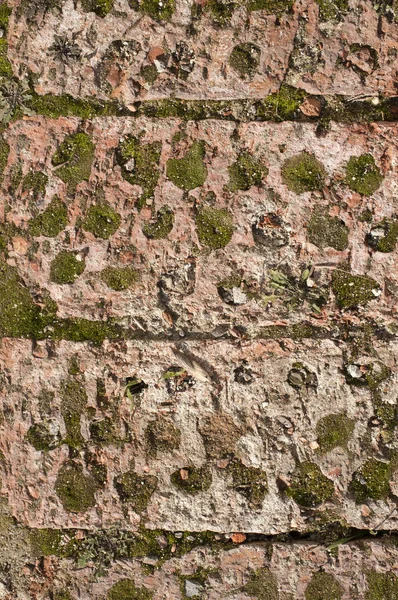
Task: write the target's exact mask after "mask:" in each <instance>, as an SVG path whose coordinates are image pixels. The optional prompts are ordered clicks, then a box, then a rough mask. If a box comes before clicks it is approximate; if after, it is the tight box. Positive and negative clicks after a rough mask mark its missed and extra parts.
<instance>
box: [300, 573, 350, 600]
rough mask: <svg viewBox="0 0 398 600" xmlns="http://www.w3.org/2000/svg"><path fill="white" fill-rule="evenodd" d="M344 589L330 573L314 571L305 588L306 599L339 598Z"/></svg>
mask: <svg viewBox="0 0 398 600" xmlns="http://www.w3.org/2000/svg"><path fill="white" fill-rule="evenodd" d="M343 594H344V589H343V587H342V586H341V585H340V583H339V582H338V581H337V579H336V578H335V577H334V576H333V575H332V574H331V573H325V572H324V571H318V572H317V573H314V575H313V576H312V579H311V581H310V583H309V584H308V586H307V588H306V590H305V599H306V600H340V599H341V598H342V597H343Z"/></svg>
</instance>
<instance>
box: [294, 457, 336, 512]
mask: <svg viewBox="0 0 398 600" xmlns="http://www.w3.org/2000/svg"><path fill="white" fill-rule="evenodd" d="M286 493H287V495H288V496H290V497H291V498H293V500H294V501H295V502H297V504H299V505H301V506H304V507H306V508H313V507H315V506H318V505H319V504H322V503H323V502H326V500H329V499H330V498H331V497H332V496H333V494H334V485H333V482H332V481H331V480H330V479H328V478H327V477H326V476H325V475H324V474H323V473H322V471H321V469H320V468H319V467H318V465H317V464H315V463H311V462H302V463H300V465H298V467H297V468H296V470H295V472H294V474H293V477H292V480H291V483H290V487H289V488H288V489H287V491H286Z"/></svg>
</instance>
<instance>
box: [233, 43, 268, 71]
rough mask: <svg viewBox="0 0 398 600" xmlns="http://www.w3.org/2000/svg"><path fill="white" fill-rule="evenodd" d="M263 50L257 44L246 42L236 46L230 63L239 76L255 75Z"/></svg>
mask: <svg viewBox="0 0 398 600" xmlns="http://www.w3.org/2000/svg"><path fill="white" fill-rule="evenodd" d="M260 56H261V50H260V48H259V47H258V46H256V45H255V44H252V43H250V42H245V43H243V44H239V45H238V46H235V48H234V49H233V50H232V52H231V55H230V57H229V64H230V66H231V67H232V68H233V70H234V71H236V72H237V74H238V75H239V77H241V78H242V79H245V78H246V77H249V78H251V77H253V75H254V74H255V72H256V71H257V69H258V66H259V64H260Z"/></svg>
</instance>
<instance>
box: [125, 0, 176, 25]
mask: <svg viewBox="0 0 398 600" xmlns="http://www.w3.org/2000/svg"><path fill="white" fill-rule="evenodd" d="M129 4H130V6H131V8H133V9H134V10H140V11H141V12H143V13H144V14H145V15H148V16H150V17H152V19H155V20H156V21H163V20H167V19H170V18H171V16H172V15H173V13H174V10H175V0H129Z"/></svg>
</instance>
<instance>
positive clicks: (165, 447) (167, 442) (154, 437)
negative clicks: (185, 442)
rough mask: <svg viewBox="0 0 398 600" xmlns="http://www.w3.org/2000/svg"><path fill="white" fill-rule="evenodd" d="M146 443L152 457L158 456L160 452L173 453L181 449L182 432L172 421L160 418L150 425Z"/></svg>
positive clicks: (146, 432)
mask: <svg viewBox="0 0 398 600" xmlns="http://www.w3.org/2000/svg"><path fill="white" fill-rule="evenodd" d="M145 441H146V444H147V448H148V453H149V454H150V455H151V456H156V455H157V453H158V452H171V451H172V450H174V449H177V448H179V447H180V443H181V431H180V430H179V429H178V427H176V426H175V425H174V423H173V422H172V421H170V420H169V419H167V418H165V417H160V416H159V417H158V418H157V419H155V421H151V422H150V423H149V424H148V426H147V428H146V430H145Z"/></svg>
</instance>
